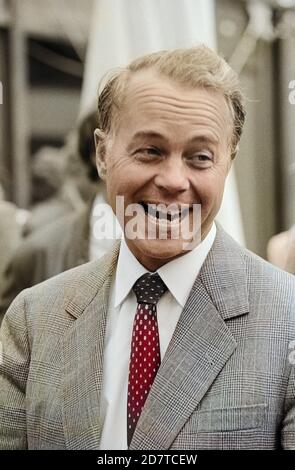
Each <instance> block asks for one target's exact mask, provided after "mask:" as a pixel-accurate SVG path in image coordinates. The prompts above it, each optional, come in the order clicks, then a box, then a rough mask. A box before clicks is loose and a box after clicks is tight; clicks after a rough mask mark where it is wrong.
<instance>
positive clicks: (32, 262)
mask: <svg viewBox="0 0 295 470" xmlns="http://www.w3.org/2000/svg"><path fill="white" fill-rule="evenodd" d="M96 127H97V111H90V112H88V113H87V114H86V115H85V116H84V117H83V118H82V119H81V121H80V122H79V124H78V130H77V133H78V134H77V137H76V140H75V141H76V153H77V151H78V155H79V157H80V160H81V162H82V163H83V167H84V168H83V173H82V176H81V178H80V180H79V194H83V196H84V198H85V201H86V203H85V204H83V205H82V206H81V207H80V208H79V209H76V210H75V211H72V210H70V213H69V214H68V215H66V216H65V215H64V216H61V215H60V216H59V217H58V220H56V221H54V222H51V223H48V222H47V223H45V225H44V227H43V228H42V227H40V228H39V229H38V230H35V231H34V232H33V233H31V235H29V236H27V237H26V239H25V240H24V241H23V242H22V244H21V245H20V246H19V247H18V249H17V250H16V252H15V254H14V256H13V257H12V259H11V261H10V263H9V266H8V268H7V269H6V279H5V282H4V288H3V293H2V296H1V297H2V298H1V300H0V322H1V317H3V315H4V313H5V312H6V310H7V309H8V307H9V305H10V304H11V302H12V301H13V299H14V298H15V297H16V296H17V295H18V294H19V293H20V292H21V291H22V290H23V289H26V288H28V287H32V286H34V285H36V284H38V283H40V282H42V281H45V280H46V279H49V278H50V277H52V276H55V275H57V274H59V273H61V272H63V271H66V270H68V269H70V268H74V267H75V266H78V265H81V264H83V263H86V262H87V261H90V260H95V259H98V258H99V257H101V256H102V255H104V254H105V253H106V252H107V250H108V249H109V248H110V247H111V246H112V244H113V243H114V240H115V238H116V237H117V238H118V237H120V233H121V230H120V227H119V224H118V223H117V222H116V220H115V218H114V215H113V212H112V210H111V208H110V206H108V205H107V204H106V201H105V183H104V182H103V181H101V180H100V179H99V177H98V174H97V168H96V165H95V145H94V130H95V128H96ZM72 153H73V154H74V151H73V150H72ZM71 162H72V163H73V165H75V159H74V158H71ZM78 168H79V165H78V164H76V169H73V168H72V169H71V171H70V172H69V173H71V174H73V175H77V176H78ZM84 175H86V176H87V179H88V187H87V184H86V183H85V182H84ZM75 181H77V178H75ZM69 186H71V185H69ZM68 192H69V193H70V191H68ZM72 193H74V192H72ZM87 198H88V202H87ZM68 199H69V198H68ZM100 205H103V209H104V214H106V213H107V224H109V225H110V226H111V227H113V224H115V227H116V233H115V235H114V238H111V239H108V238H105V237H104V234H103V233H102V234H101V235H100V234H99V233H98V231H97V230H95V225H96V222H97V219H98V216H96V214H95V209H99V206H100ZM54 207H55V206H54ZM45 209H46V205H45V206H44V211H45ZM98 212H100V211H98ZM109 232H110V231H109V230H108V233H109Z"/></svg>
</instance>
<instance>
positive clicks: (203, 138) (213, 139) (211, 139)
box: [132, 131, 218, 144]
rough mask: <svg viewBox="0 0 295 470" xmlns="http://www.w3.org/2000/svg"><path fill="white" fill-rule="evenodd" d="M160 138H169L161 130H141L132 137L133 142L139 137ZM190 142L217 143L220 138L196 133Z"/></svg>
mask: <svg viewBox="0 0 295 470" xmlns="http://www.w3.org/2000/svg"><path fill="white" fill-rule="evenodd" d="M146 138H148V139H158V140H163V141H168V138H167V137H166V136H165V135H163V134H161V133H160V132H156V131H139V132H136V134H134V136H133V137H132V143H134V141H136V140H138V139H146ZM188 143H189V144H194V143H211V144H217V143H218V139H217V138H216V137H214V136H212V135H208V134H205V135H204V134H202V135H195V136H194V137H192V138H191V139H190V141H189V142H188Z"/></svg>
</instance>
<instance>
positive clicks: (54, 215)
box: [26, 134, 86, 235]
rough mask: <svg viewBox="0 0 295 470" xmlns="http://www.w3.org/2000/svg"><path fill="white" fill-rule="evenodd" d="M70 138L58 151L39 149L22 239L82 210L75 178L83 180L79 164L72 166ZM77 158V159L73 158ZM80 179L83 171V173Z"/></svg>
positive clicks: (56, 149) (71, 136)
mask: <svg viewBox="0 0 295 470" xmlns="http://www.w3.org/2000/svg"><path fill="white" fill-rule="evenodd" d="M73 138H74V137H73V135H72V134H69V136H68V137H67V142H66V144H65V145H64V146H63V147H62V148H56V147H47V146H46V147H42V148H41V149H40V150H38V152H37V153H36V154H35V155H34V158H33V165H32V187H33V194H32V199H33V206H32V207H31V216H30V218H29V220H28V223H27V227H26V235H28V234H30V233H32V232H35V231H36V230H39V229H40V228H41V229H43V228H44V227H46V226H47V225H48V224H50V223H52V222H55V221H56V220H58V219H59V218H60V217H63V216H65V215H68V214H70V213H72V212H73V211H75V210H76V211H77V210H80V209H81V208H83V207H84V201H83V198H82V196H81V194H80V191H79V187H78V185H77V183H76V181H75V178H76V179H77V178H78V177H79V179H80V180H81V179H82V178H83V170H84V168H82V166H81V164H80V165H78V166H79V167H78V168H76V167H77V164H76V165H74V158H75V152H74V149H73ZM76 158H77V157H76ZM84 179H86V178H85V171H84Z"/></svg>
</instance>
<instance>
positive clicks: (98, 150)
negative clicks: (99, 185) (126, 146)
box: [94, 129, 107, 180]
mask: <svg viewBox="0 0 295 470" xmlns="http://www.w3.org/2000/svg"><path fill="white" fill-rule="evenodd" d="M94 142H95V156H96V166H97V171H98V174H99V177H100V178H101V179H102V180H105V179H106V173H107V168H106V134H105V132H104V131H102V130H101V129H95V131H94Z"/></svg>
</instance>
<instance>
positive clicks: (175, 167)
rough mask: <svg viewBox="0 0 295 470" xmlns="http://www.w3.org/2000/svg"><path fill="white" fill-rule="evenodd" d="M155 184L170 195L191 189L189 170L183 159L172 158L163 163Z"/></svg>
mask: <svg viewBox="0 0 295 470" xmlns="http://www.w3.org/2000/svg"><path fill="white" fill-rule="evenodd" d="M154 182H155V184H156V186H157V187H158V188H159V189H161V190H164V191H166V192H168V193H170V194H177V193H183V192H185V191H187V190H188V189H189V187H190V183H189V179H188V176H187V168H185V165H184V163H183V162H182V159H181V158H171V159H167V160H166V161H165V162H163V164H162V165H161V166H160V167H159V172H158V173H157V175H156V177H155V179H154Z"/></svg>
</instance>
